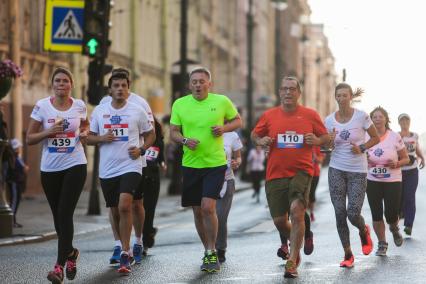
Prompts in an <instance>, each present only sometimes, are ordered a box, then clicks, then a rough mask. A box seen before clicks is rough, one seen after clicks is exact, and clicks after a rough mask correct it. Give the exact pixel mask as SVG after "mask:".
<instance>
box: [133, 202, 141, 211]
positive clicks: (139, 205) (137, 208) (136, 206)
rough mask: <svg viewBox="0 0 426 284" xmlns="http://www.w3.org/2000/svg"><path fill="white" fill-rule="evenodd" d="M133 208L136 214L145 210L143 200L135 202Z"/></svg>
mask: <svg viewBox="0 0 426 284" xmlns="http://www.w3.org/2000/svg"><path fill="white" fill-rule="evenodd" d="M132 208H133V211H134V212H140V211H142V210H144V207H143V203H142V201H141V200H136V201H133V203H132Z"/></svg>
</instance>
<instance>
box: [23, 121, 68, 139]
mask: <svg viewBox="0 0 426 284" xmlns="http://www.w3.org/2000/svg"><path fill="white" fill-rule="evenodd" d="M41 127H42V123H41V122H40V121H37V120H35V119H33V118H30V123H29V125H28V130H27V139H26V140H27V144H28V145H35V144H37V143H39V142H40V141H42V140H44V139H45V138H47V137H48V136H49V135H52V134H56V133H61V132H62V131H63V126H62V122H56V123H55V124H54V125H53V126H52V127H50V128H47V129H44V130H40V129H41Z"/></svg>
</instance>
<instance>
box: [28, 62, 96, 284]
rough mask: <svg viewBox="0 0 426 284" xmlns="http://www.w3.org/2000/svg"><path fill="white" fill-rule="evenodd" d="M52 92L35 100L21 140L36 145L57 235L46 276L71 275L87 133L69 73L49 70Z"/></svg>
mask: <svg viewBox="0 0 426 284" xmlns="http://www.w3.org/2000/svg"><path fill="white" fill-rule="evenodd" d="M51 83H52V89H53V93H54V95H53V96H50V97H47V98H44V99H41V100H39V101H37V103H36V105H35V106H34V109H33V111H32V113H31V119H30V123H29V126H28V131H27V144H28V145H35V144H38V143H42V145H43V149H42V156H41V165H40V173H41V183H42V186H43V189H44V192H45V194H46V197H47V201H48V202H49V206H50V209H51V210H52V214H53V221H54V223H55V230H56V234H57V235H58V256H57V261H56V264H55V267H54V269H53V271H50V272H49V274H48V276H47V278H48V279H49V280H50V281H51V282H54V283H59V282H62V281H63V278H64V266H65V264H66V277H67V279H70V280H72V279H74V277H75V275H76V273H77V268H76V262H77V258H78V256H79V251H78V250H77V249H76V248H74V247H73V245H72V241H73V237H74V223H73V215H74V210H75V207H76V205H77V202H78V199H79V197H80V194H81V191H82V190H83V185H84V182H85V180H86V174H87V169H86V164H87V161H86V156H85V154H84V150H83V146H82V142H85V140H86V138H87V135H88V130H89V128H88V126H89V124H88V122H87V110H86V105H85V104H84V102H83V101H82V100H77V99H74V98H72V97H71V89H72V87H73V77H72V74H71V72H70V71H69V70H67V69H65V68H62V67H58V68H56V69H55V70H54V71H53V74H52V82H51Z"/></svg>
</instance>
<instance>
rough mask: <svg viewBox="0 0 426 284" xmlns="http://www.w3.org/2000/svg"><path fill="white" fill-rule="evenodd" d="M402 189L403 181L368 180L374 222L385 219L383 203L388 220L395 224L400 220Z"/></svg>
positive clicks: (368, 196)
mask: <svg viewBox="0 0 426 284" xmlns="http://www.w3.org/2000/svg"><path fill="white" fill-rule="evenodd" d="M401 191H402V183H401V182H379V181H371V180H368V181H367V198H368V204H370V209H371V216H372V218H373V221H374V222H379V221H382V220H383V203H384V204H385V217H386V222H387V223H388V224H393V223H395V222H396V221H398V215H399V205H400V202H401Z"/></svg>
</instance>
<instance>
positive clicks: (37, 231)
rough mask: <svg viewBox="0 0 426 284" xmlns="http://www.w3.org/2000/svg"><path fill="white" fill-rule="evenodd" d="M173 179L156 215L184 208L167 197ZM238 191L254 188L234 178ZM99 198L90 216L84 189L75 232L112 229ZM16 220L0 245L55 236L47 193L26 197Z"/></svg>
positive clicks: (162, 188)
mask: <svg viewBox="0 0 426 284" xmlns="http://www.w3.org/2000/svg"><path fill="white" fill-rule="evenodd" d="M169 182H170V180H169V179H166V178H163V179H162V180H161V183H160V198H159V200H158V205H157V209H156V216H162V217H164V216H169V215H171V214H173V213H175V212H177V211H182V210H185V208H183V207H181V206H180V196H168V195H167V188H168V185H169ZM235 187H236V190H237V191H239V190H244V189H249V188H251V184H250V183H247V182H244V181H241V180H240V179H239V178H238V177H237V178H236V180H235ZM99 200H100V204H101V215H99V216H88V215H87V207H88V204H89V191H83V193H82V194H81V197H80V200H79V202H78V204H77V208H76V210H75V213H74V234H75V235H81V234H86V233H90V232H95V231H99V230H103V229H107V228H110V225H109V221H108V210H107V208H106V207H105V202H104V198H103V196H102V192H101V190H100V188H99ZM17 222H18V223H20V224H22V225H23V227H22V228H14V229H13V236H12V237H9V238H0V247H1V246H6V245H15V244H21V243H33V242H42V241H46V240H49V239H53V238H56V232H55V228H54V225H53V218H52V214H51V212H50V208H49V205H48V203H47V200H46V197H45V196H44V194H40V195H38V196H36V197H33V198H24V199H22V200H21V204H20V206H19V209H18V214H17Z"/></svg>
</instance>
